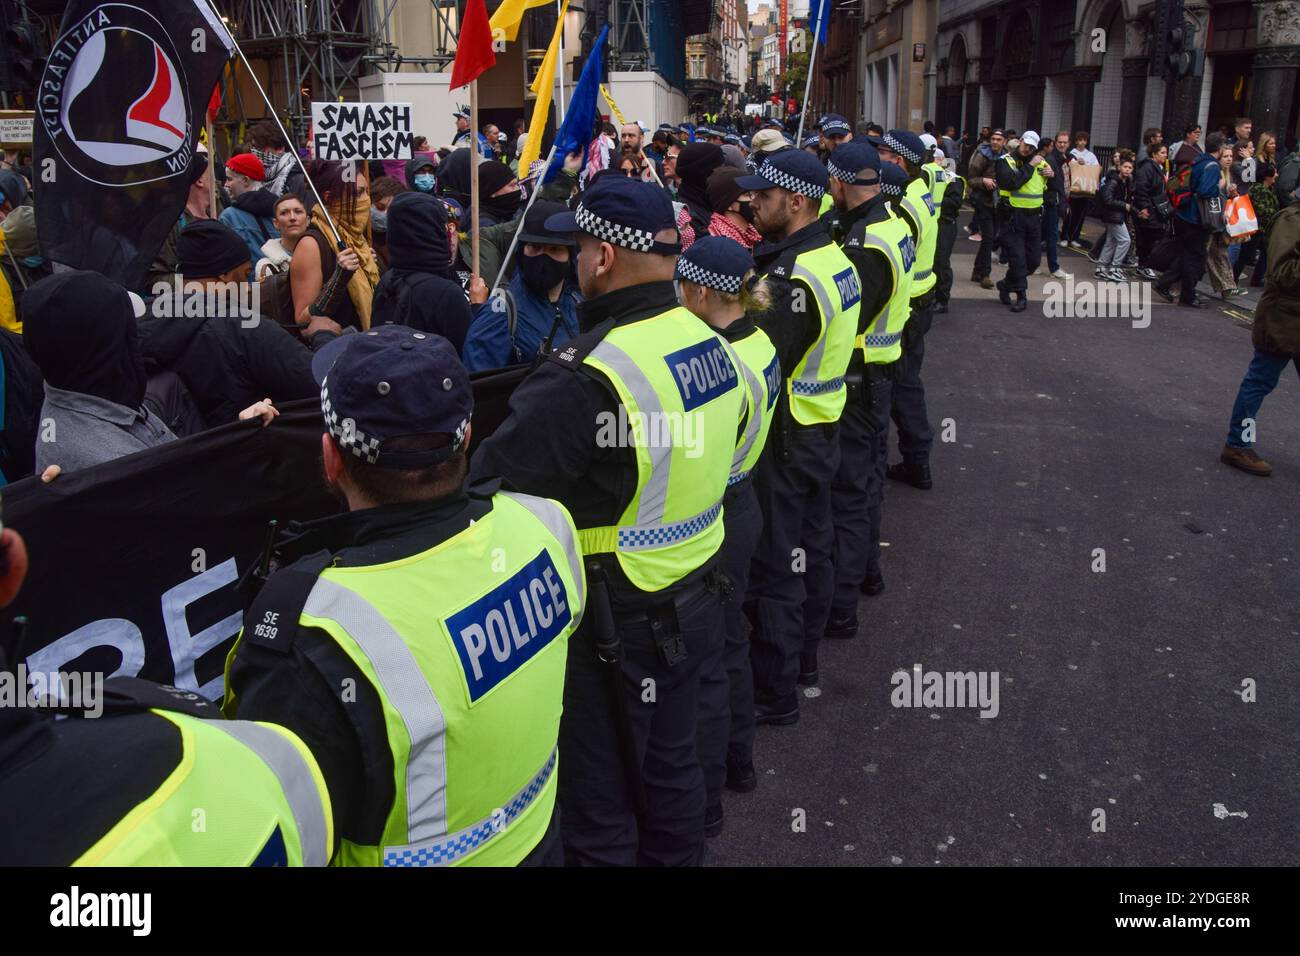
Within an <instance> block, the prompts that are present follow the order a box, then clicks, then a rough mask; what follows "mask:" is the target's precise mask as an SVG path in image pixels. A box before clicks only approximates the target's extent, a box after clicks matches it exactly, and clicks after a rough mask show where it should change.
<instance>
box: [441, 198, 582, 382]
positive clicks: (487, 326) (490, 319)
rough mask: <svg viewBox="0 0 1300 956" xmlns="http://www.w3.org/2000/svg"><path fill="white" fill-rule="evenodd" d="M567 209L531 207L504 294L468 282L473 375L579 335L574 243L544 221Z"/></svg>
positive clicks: (467, 358)
mask: <svg viewBox="0 0 1300 956" xmlns="http://www.w3.org/2000/svg"><path fill="white" fill-rule="evenodd" d="M566 208H567V207H566V206H565V205H564V204H563V203H558V202H546V201H544V200H541V199H539V200H538V201H537V202H535V203H533V205H532V208H531V209H529V210H528V214H527V215H526V216H525V217H524V224H523V226H522V229H523V231H522V232H521V233H520V235H519V242H520V243H521V248H520V250H519V255H518V256H517V265H518V268H517V270H516V272H515V276H514V278H513V279H511V280H510V285H509V287H508V288H507V290H506V292H505V293H504V294H502V295H498V296H491V297H489V295H488V287H487V283H486V282H484V281H483V280H482V279H481V278H479V277H478V276H475V277H474V278H473V279H472V280H471V283H470V288H469V295H470V301H471V302H472V303H473V314H474V323H473V325H471V326H470V327H469V333H468V334H467V335H466V336H465V348H464V350H463V359H464V362H465V367H466V368H467V369H469V370H470V371H471V372H478V371H481V370H483V369H489V368H502V367H504V366H507V365H517V364H519V363H521V362H531V361H534V359H535V358H538V357H544V356H546V355H549V354H550V353H551V351H552V350H553V349H557V348H559V347H560V346H561V345H563V344H564V343H565V342H567V341H568V340H569V339H571V338H573V337H574V336H575V335H577V334H578V305H579V304H580V303H581V302H582V293H581V292H580V291H579V289H578V283H577V274H576V273H575V272H574V271H573V260H574V257H575V256H576V254H577V247H578V243H577V240H576V239H575V238H574V236H573V233H571V232H556V231H555V230H553V229H547V228H546V220H547V219H549V218H550V217H551V216H555V215H558V214H560V213H562V212H564V211H565V209H566Z"/></svg>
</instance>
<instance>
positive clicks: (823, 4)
mask: <svg viewBox="0 0 1300 956" xmlns="http://www.w3.org/2000/svg"><path fill="white" fill-rule="evenodd" d="M831 2H832V0H812V2H811V4H810V5H809V7H808V29H810V30H812V33H813V37H814V41H813V42H815V43H816V42H820V43H825V42H826V30H827V28H828V27H829V26H830V22H831Z"/></svg>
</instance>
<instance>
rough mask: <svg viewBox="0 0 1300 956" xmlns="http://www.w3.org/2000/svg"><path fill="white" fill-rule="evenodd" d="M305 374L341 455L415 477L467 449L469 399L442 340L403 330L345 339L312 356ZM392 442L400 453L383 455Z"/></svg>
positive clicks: (451, 349) (464, 379) (465, 376)
mask: <svg viewBox="0 0 1300 956" xmlns="http://www.w3.org/2000/svg"><path fill="white" fill-rule="evenodd" d="M311 369H312V375H313V376H315V378H316V382H317V384H319V385H320V403H321V412H322V414H323V415H324V416H325V427H326V429H327V430H328V431H329V433H330V434H331V435H333V436H334V439H335V441H336V442H337V443H338V445H339V447H340V448H341V449H342V450H343V451H344V452H351V453H352V454H354V455H356V456H357V457H358V458H361V459H363V460H364V461H366V462H368V463H369V464H372V465H378V466H379V467H381V468H407V469H414V468H428V467H429V466H430V465H435V464H437V463H438V462H441V461H446V460H447V459H448V458H451V457H452V455H454V454H456V453H457V452H458V451H461V450H462V449H463V448H464V447H465V439H466V436H467V433H468V431H469V422H470V415H471V414H472V413H473V411H474V392H473V389H472V388H471V387H470V383H469V373H468V372H466V371H465V366H464V365H462V364H461V361H460V358H459V357H458V356H457V355H456V349H455V346H453V345H452V344H451V343H450V342H448V341H447V340H446V339H445V338H443V337H442V336H441V335H434V334H433V333H431V332H417V331H416V330H415V329H412V328H409V327H407V326H404V325H382V326H380V327H379V328H377V329H371V330H370V331H369V332H362V333H360V334H356V335H343V336H340V337H339V338H337V339H335V340H334V341H333V342H330V343H329V344H328V345H326V346H325V347H324V348H323V349H321V350H320V351H319V352H317V353H316V355H315V356H314V357H313V358H312V363H311ZM397 438H401V439H404V441H402V442H401V445H402V446H403V447H402V448H401V450H395V449H393V448H392V447H387V448H386V447H385V446H386V445H388V444H389V442H390V441H392V440H393V439H397ZM405 439H410V440H405ZM411 446H415V447H414V448H412V447H411Z"/></svg>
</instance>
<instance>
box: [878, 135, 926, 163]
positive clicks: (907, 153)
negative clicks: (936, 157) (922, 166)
mask: <svg viewBox="0 0 1300 956" xmlns="http://www.w3.org/2000/svg"><path fill="white" fill-rule="evenodd" d="M881 139H882V140H883V141H884V143H885V145H886V146H888V147H889V148H890V149H892V150H893V151H894V152H896V153H897V154H898V155H899V156H902V157H903V158H904V159H905V160H907V161H908V162H909V163H919V162H920V161H921V157H920V156H918V155H917V154H916V153H914V152H912V151H911V150H910V149H908V148H907V147H906V146H904V145H903V144H902V143H900V142H899V141H898V140H896V139H894V137H892V136H890V135H889V134H888V133H886V134H885V135H884V136H882V137H881Z"/></svg>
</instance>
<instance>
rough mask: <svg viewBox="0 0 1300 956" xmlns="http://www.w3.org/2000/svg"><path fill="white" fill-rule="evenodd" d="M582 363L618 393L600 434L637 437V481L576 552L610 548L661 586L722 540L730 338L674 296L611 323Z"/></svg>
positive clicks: (634, 572)
mask: <svg viewBox="0 0 1300 956" xmlns="http://www.w3.org/2000/svg"><path fill="white" fill-rule="evenodd" d="M583 364H584V365H586V366H588V367H590V368H593V369H595V370H596V371H597V372H599V373H600V374H601V375H602V376H603V377H604V378H606V379H607V380H608V381H609V383H610V385H611V386H612V387H613V389H614V391H615V393H616V394H617V395H618V400H619V408H618V413H617V417H618V420H617V421H609V422H598V423H597V426H598V430H597V433H596V442H597V444H598V445H602V446H604V447H620V446H626V445H629V444H630V445H632V446H633V447H634V449H635V452H636V467H637V486H636V493H635V494H633V495H632V500H631V501H629V502H628V504H627V507H626V508H625V509H624V511H623V514H622V515H620V516H619V519H618V523H617V524H616V525H609V526H606V527H603V528H583V529H581V530H580V531H579V532H578V539H579V541H581V543H582V553H583V554H584V555H594V554H614V555H615V556H616V557H617V560H618V563H619V567H620V568H621V569H622V571H623V573H624V574H625V575H626V576H627V579H628V580H629V581H630V582H631V583H632V584H633V585H634V586H636V587H637V588H640V589H641V590H642V591H650V592H653V591H662V590H663V589H664V588H666V587H669V586H671V585H672V584H675V583H676V582H677V581H679V580H681V579H682V578H683V577H685V576H686V575H687V574H689V573H690V572H692V571H694V570H695V569H696V568H698V567H700V566H701V565H703V564H704V563H705V562H707V561H708V560H709V559H710V558H712V557H713V555H714V554H715V553H717V550H718V548H719V547H720V546H721V545H722V534H723V530H722V522H721V521H720V520H719V518H720V517H721V515H722V498H723V496H724V495H725V494H726V491H727V476H728V475H729V473H730V469H731V459H732V456H733V454H734V452H735V450H736V431H737V429H738V428H739V426H740V421H741V417H742V415H743V414H744V409H745V389H744V386H743V384H742V383H741V382H740V380H739V378H738V373H737V371H736V366H735V362H734V361H733V359H732V357H731V352H730V349H729V348H728V346H727V343H726V342H725V341H724V340H723V339H722V337H721V336H719V335H718V334H717V333H716V332H714V331H713V330H712V329H711V328H709V326H708V325H706V324H705V323H704V322H703V321H701V320H700V319H699V318H697V317H696V316H694V315H692V314H691V313H690V312H688V311H687V310H686V309H684V308H682V307H680V306H678V307H676V308H672V309H669V310H667V311H666V312H661V313H659V314H658V315H653V316H649V317H648V318H645V319H641V320H639V321H636V322H629V323H627V324H625V325H616V326H614V327H613V328H611V329H610V330H609V332H608V333H606V335H605V337H604V338H603V339H601V341H600V342H598V343H597V344H596V345H595V347H594V348H592V350H591V351H590V352H589V353H587V356H586V357H585V358H584V359H583Z"/></svg>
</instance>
